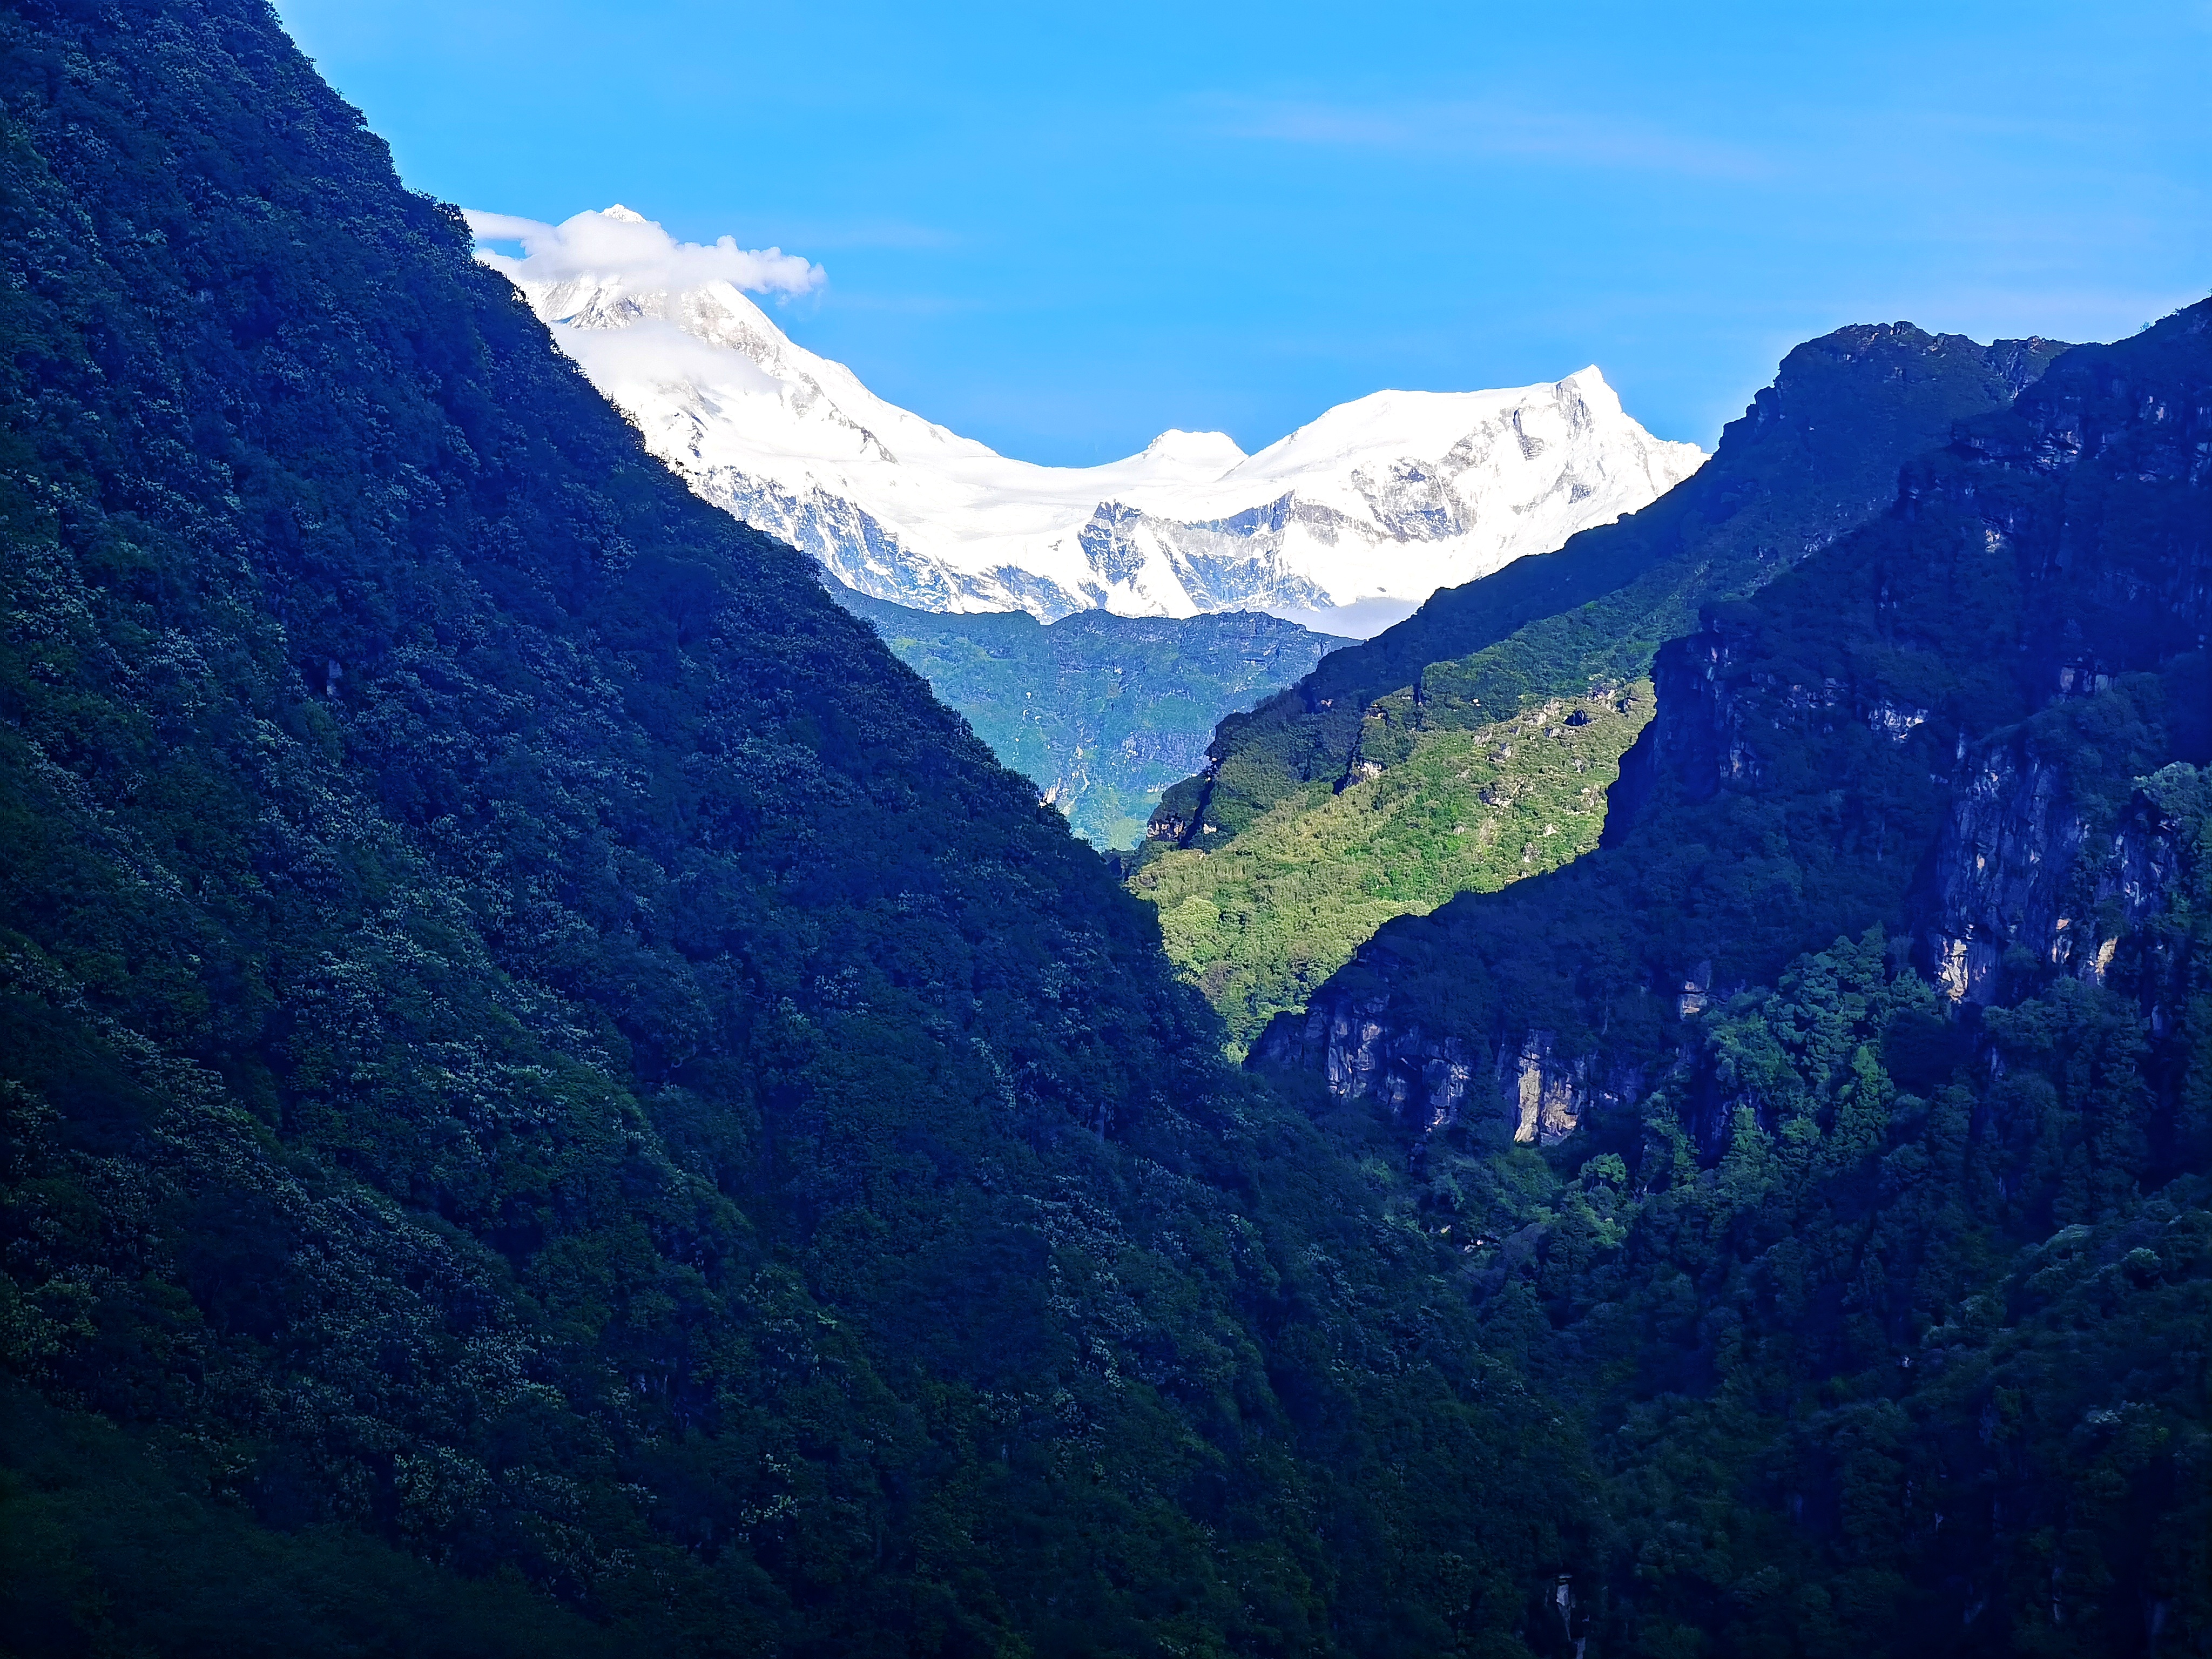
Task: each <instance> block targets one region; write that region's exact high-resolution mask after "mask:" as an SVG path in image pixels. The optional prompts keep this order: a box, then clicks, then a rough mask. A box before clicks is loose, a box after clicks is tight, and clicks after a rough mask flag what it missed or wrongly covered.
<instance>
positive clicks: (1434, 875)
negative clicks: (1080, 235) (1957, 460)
mask: <svg viewBox="0 0 2212 1659" xmlns="http://www.w3.org/2000/svg"><path fill="white" fill-rule="evenodd" d="M2058 349H2059V348H2058V347H2057V346H2055V345H2052V344H2051V343H2047V342H2044V341H2037V340H2030V341H1999V342H1998V343H1996V344H1995V345H1993V346H1983V345H1978V344H1976V343H1974V342H1973V341H1972V340H1968V339H1965V338H1962V337H1960V336H1957V335H1943V336H1936V335H1929V334H1925V333H1923V332H1922V331H1920V330H1918V329H1916V328H1913V327H1911V326H1910V325H1906V324H1902V323H1900V324H1897V325H1893V326H1888V327H1859V328H1848V329H1839V330H1838V331H1836V332H1835V333H1833V334H1830V335H1827V336H1826V337H1822V338H1820V339H1818V340H1814V341H1811V342H1808V343H1806V344H1804V345H1802V346H1799V347H1797V348H1796V349H1795V350H1794V351H1792V352H1791V353H1790V355H1789V356H1788V357H1787V358H1785V359H1784V362H1783V363H1782V366H1781V368H1780V370H1779V371H1778V374H1776V377H1775V381H1774V384H1773V385H1772V386H1769V387H1767V388H1766V389H1765V390H1764V391H1762V392H1760V393H1759V396H1758V398H1756V399H1755V400H1754V401H1753V404H1752V405H1751V408H1750V409H1749V410H1747V411H1746V413H1745V415H1744V417H1743V418H1742V419H1741V420H1740V421H1736V422H1732V423H1731V424H1730V425H1729V428H1728V430H1727V432H1726V433H1725V434H1724V435H1723V438H1722V440H1721V444H1720V448H1719V450H1718V452H1717V453H1716V454H1715V456H1714V458H1713V459H1712V460H1711V461H1710V462H1709V463H1707V464H1706V465H1705V468H1704V469H1703V470H1702V471H1699V473H1698V474H1697V476H1696V477H1692V478H1691V479H1690V480H1689V481H1688V482H1686V483H1683V484H1681V485H1680V486H1678V487H1677V488H1676V489H1674V491H1673V492H1671V493H1670V494H1669V495H1666V496H1665V497H1663V498H1662V499H1661V500H1660V501H1657V502H1656V503H1655V504H1654V505H1652V506H1650V507H1646V508H1645V509H1644V511H1643V512H1641V513H1638V514H1636V515H1635V516H1634V517H1632V518H1630V519H1626V520H1622V521H1621V522H1620V523H1618V524H1614V525H1609V526H1603V527H1601V528H1599V529H1595V530H1591V531H1587V532H1583V534H1582V535H1580V536H1578V537H1577V538H1574V540H1572V541H1571V542H1570V543H1569V544H1567V545H1566V546H1565V548H1564V549H1562V550H1560V551H1559V552H1557V553H1555V554H1552V555H1550V556H1547V557H1545V558H1541V559H1523V560H1522V561H1521V562H1518V563H1516V564H1514V565H1511V566H1509V567H1507V568H1505V569H1504V570H1502V571H1499V572H1498V573H1497V574H1495V575H1492V576H1490V577H1487V578H1486V579H1484V580H1480V581H1477V582H1472V583H1469V584H1468V586H1464V587H1459V588H1454V589H1451V590H1449V591H1448V592H1442V593H1438V594H1437V595H1436V596H1435V598H1434V599H1431V601H1430V602H1429V603H1428V604H1427V605H1425V606H1424V607H1423V608H1422V610H1421V611H1420V612H1419V614H1418V615H1416V616H1414V617H1411V618H1409V619H1408V620H1407V621H1406V622H1405V623H1401V624H1400V625H1399V626H1398V627H1396V628H1395V629H1390V630H1389V632H1387V633H1385V634H1383V635H1379V636H1378V637H1377V638H1376V639H1375V640H1373V641H1370V642H1368V643H1367V644H1366V645H1364V646H1360V647H1354V648H1352V649H1348V650H1345V651H1340V652H1337V653H1334V654H1333V655H1332V656H1330V657H1329V658H1328V659H1326V660H1325V661H1324V662H1322V664H1321V665H1319V666H1318V667H1317V668H1316V671H1314V673H1312V674H1311V675H1310V676H1308V677H1307V678H1306V679H1305V680H1304V681H1303V682H1302V683H1301V684H1298V685H1297V686H1296V687H1295V688H1293V689H1292V690H1291V691H1290V692H1287V693H1285V695H1284V696H1280V697H1277V698H1275V699H1273V701H1272V702H1267V703H1265V704H1263V705H1261V708H1258V709H1257V710H1255V712H1254V713H1252V714H1249V715H1237V716H1233V717H1231V719H1229V720H1225V721H1224V722H1223V723H1222V725H1221V727H1220V730H1219V731H1218V733H1217V734H1216V736H1215V738H1214V742H1213V744H1212V750H1211V754H1212V759H1211V762H1210V763H1209V765H1208V767H1207V769H1206V771H1205V773H1203V774H1202V775H1200V776H1198V777H1194V778H1192V779H1190V780H1188V781H1186V782H1183V783H1181V784H1178V785H1176V787H1173V788H1170V790H1169V791H1168V792H1167V794H1166V795H1165V797H1164V799H1163V801H1162V804H1161V806H1160V808H1159V810H1158V812H1156V813H1155V814H1154V817H1153V822H1152V829H1151V834H1152V842H1151V843H1150V845H1149V847H1148V848H1147V856H1146V859H1145V860H1143V861H1142V862H1141V864H1140V865H1139V867H1138V869H1137V871H1136V872H1135V874H1134V876H1133V878H1132V880H1131V883H1130V886H1131V889H1132V890H1133V891H1135V892H1137V893H1139V895H1141V896H1146V897H1148V898H1152V899H1153V900H1154V901H1156V902H1158V904H1159V905H1160V906H1161V911H1162V923H1163V926H1164V929H1165V932H1166V935H1167V939H1168V945H1169V949H1170V953H1171V954H1173V955H1174V957H1175V958H1176V962H1177V963H1179V964H1180V965H1181V966H1182V968H1183V969H1184V970H1185V971H1186V972H1187V973H1188V974H1189V975H1191V976H1192V977H1193V979H1194V981H1196V982H1197V983H1198V984H1199V985H1200V986H1201V987H1204V988H1205V989H1206V994H1207V995H1208V997H1209V998H1211V999H1212V1001H1213V1003H1214V1004H1215V1006H1217V1007H1218V1008H1219V1009H1220V1011H1221V1012H1222V1015H1223V1017H1224V1018H1225V1020H1226V1021H1227V1022H1228V1024H1229V1027H1230V1031H1231V1036H1232V1039H1234V1040H1235V1041H1237V1042H1249V1041H1250V1040H1251V1039H1253V1038H1254V1037H1255V1036H1258V1034H1259V1032H1260V1031H1261V1029H1262V1028H1263V1027H1264V1026H1265V1025H1266V1024H1267V1021H1268V1020H1269V1019H1271V1018H1273V1017H1274V1016H1275V1015H1276V1014H1278V1013H1279V1012H1285V1011H1286V1010H1290V1009H1296V1008H1302V1007H1304V1006H1305V1004H1306V1001H1307V1000H1308V998H1310V996H1311V995H1312V994H1313V993H1314V992H1315V991H1316V989H1317V988H1318V987H1319V986H1320V985H1321V983H1322V981H1324V980H1326V979H1327V978H1328V975H1331V974H1333V973H1334V972H1335V971H1336V970H1337V969H1339V968H1341V967H1342V966H1344V964H1345V963H1346V962H1348V961H1350V960H1351V957H1352V952H1353V951H1354V950H1356V949H1357V948H1358V946H1359V945H1361V944H1363V943H1364V942H1365V940H1366V939H1369V938H1370V937H1371V936H1372V935H1373V933H1374V932H1375V930H1376V927H1380V926H1381V925H1382V924H1383V922H1385V921H1389V919H1391V918H1392V917H1394V916H1399V915H1407V914H1409V913H1415V912H1423V911H1427V910H1430V909H1432V908H1435V907H1436V906H1437V905H1439V904H1442V903H1443V902H1445V901H1446V900H1447V899H1449V898H1450V897H1451V896H1453V895H1454V894H1455V893H1460V892H1465V891H1482V892H1488V891H1494V890H1497V889H1498V888H1499V887H1502V886H1504V885H1505V884H1508V883H1510V882H1513V881H1516V880H1518V879H1520V878H1522V877H1523V876H1526V875H1529V874H1533V873H1537V872H1542V871H1545V870H1549V869H1552V868H1554V867H1556V866H1559V865H1560V864H1562V863H1564V862H1565V861H1567V860H1571V859H1573V858H1575V857H1577V856H1579V855H1580V854H1583V853H1585V852H1587V851H1589V848H1592V847H1594V846H1595V844H1596V842H1597V832H1598V826H1599V825H1600V824H1601V823H1602V821H1603V818H1604V800H1605V792H1606V789H1607V787H1608V786H1609V785H1610V784H1611V783H1612V781H1613V776H1614V769H1615V766H1616V763H1617V762H1618V761H1619V759H1620V755H1621V752H1622V751H1623V750H1626V748H1627V746H1628V744H1629V742H1630V740H1631V739H1632V738H1634V737H1635V735H1636V733H1637V732H1638V730H1639V729H1641V726H1642V723H1643V720H1644V717H1645V715H1646V714H1648V712H1649V710H1650V695H1649V690H1648V687H1646V686H1645V685H1644V680H1645V678H1646V676H1647V675H1648V673H1649V671H1650V663H1651V658H1652V654H1653V653H1654V652H1655V651H1656V649H1657V648H1658V646H1659V643H1660V641H1663V640H1665V639H1667V638H1668V637H1669V636H1670V635H1675V634H1680V633H1685V632H1687V631H1689V630H1690V629H1692V627H1693V626H1694V625H1695V623H1696V619H1697V614H1698V606H1699V605H1700V604H1701V603H1703V602H1704V601H1705V600H1708V599H1723V598H1728V597H1732V596H1737V595H1741V594H1744V593H1747V592H1753V591H1754V590H1756V588H1757V587H1758V586H1759V585H1760V584H1761V583H1764V582H1765V581H1768V580H1771V579H1772V578H1773V577H1774V576H1775V575H1776V574H1778V573H1779V572H1781V571H1783V570H1785V569H1787V568H1790V565H1791V564H1792V563H1793V562H1796V560H1798V559H1800V558H1802V557H1803V556H1805V555H1806V554H1807V553H1808V552H1810V551H1812V550H1814V549H1817V548H1819V547H1821V546H1824V545H1826V544H1827V543H1828V542H1830V541H1832V540H1833V539H1834V538H1836V537H1837V536H1838V535H1840V534H1841V533H1843V532H1844V531H1846V530H1848V529H1850V527H1851V526H1855V525H1857V524H1859V523H1861V522H1863V521H1864V520H1866V519H1868V518H1869V517H1871V516H1873V515H1874V514H1875V513H1878V512H1879V511H1880V510H1881V508H1882V507H1883V506H1885V505H1886V504H1887V502H1888V501H1889V500H1890V499H1891V497H1892V496H1893V495H1894V493H1895V489H1896V480H1897V471H1898V469H1899V467H1900V466H1902V465H1904V464H1905V462H1906V461H1907V460H1909V459H1911V458H1912V457H1913V456H1915V455H1917V454H1918V453H1921V452H1922V451H1923V450H1925V449H1928V448H1929V447H1933V446H1935V445H1936V444H1939V443H1941V442H1942V441H1943V440H1944V439H1945V438H1946V437H1948V435H1949V433H1950V429H1951V426H1952V424H1953V422H1955V421H1957V420H1959V419H1960V418H1963V417H1965V416H1970V415H1977V414H1981V413H1984V412H1985V411H1987V410H1991V409H1994V408H1997V407H2001V406H2002V405H2003V404H2006V403H2008V402H2009V401H2010V400H2011V398H2012V397H2013V396H2014V394H2015V392H2018V390H2019V389H2020V387H2021V386H2022V385H2024V384H2026V383H2027V381H2028V380H2032V379H2033V377H2034V375H2035V374H2039V373H2040V372H2041V369H2042V367H2043V365H2044V364H2045V363H2046V362H2049V361H2050V359H2051V356H2052V355H2053V354H2054V353H2055V352H2057V350H2058ZM1570 772H1571V774H1572V775H1571V776H1570V775H1569V773H1570ZM1408 805H1413V806H1415V807H1416V810H1413V811H1407V810H1406V808H1407V806H1408ZM1324 849H1325V850H1324Z"/></svg>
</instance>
